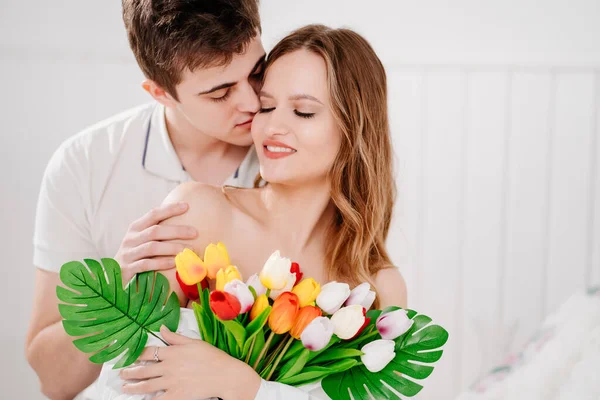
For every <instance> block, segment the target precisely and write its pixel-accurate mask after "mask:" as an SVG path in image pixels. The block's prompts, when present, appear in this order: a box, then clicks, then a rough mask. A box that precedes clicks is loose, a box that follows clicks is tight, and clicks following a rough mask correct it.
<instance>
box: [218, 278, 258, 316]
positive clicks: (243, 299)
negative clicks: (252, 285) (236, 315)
mask: <svg viewBox="0 0 600 400" xmlns="http://www.w3.org/2000/svg"><path fill="white" fill-rule="evenodd" d="M223 291H224V292H227V293H229V294H232V295H234V296H235V297H236V298H237V299H238V300H239V302H240V304H241V305H242V308H241V310H240V314H243V313H246V312H248V311H250V310H251V309H252V306H253V305H254V296H253V295H252V292H251V291H250V289H248V286H246V284H245V283H244V282H242V281H240V280H239V279H234V280H232V281H231V282H227V283H226V284H225V287H224V289H223Z"/></svg>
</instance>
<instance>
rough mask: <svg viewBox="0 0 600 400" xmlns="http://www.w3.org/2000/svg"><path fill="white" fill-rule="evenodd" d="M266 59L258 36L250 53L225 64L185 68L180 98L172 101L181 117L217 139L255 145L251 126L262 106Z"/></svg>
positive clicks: (178, 86)
mask: <svg viewBox="0 0 600 400" xmlns="http://www.w3.org/2000/svg"><path fill="white" fill-rule="evenodd" d="M264 60H265V50H264V48H263V46H262V42H261V40H260V35H256V36H255V37H254V39H252V41H251V42H250V44H249V45H248V47H247V49H246V52H245V53H243V54H235V55H234V56H233V59H232V61H231V62H230V63H229V64H227V65H225V66H220V67H209V68H204V69H202V68H199V69H197V70H195V71H193V72H192V71H190V70H185V71H184V72H183V75H182V80H181V82H180V83H179V84H178V85H177V87H176V90H177V95H178V97H179V101H175V100H172V102H170V103H171V106H172V108H174V111H175V114H176V116H177V118H178V119H179V118H180V117H181V119H183V120H185V121H182V122H187V123H189V124H190V125H191V126H192V127H193V128H195V129H196V130H197V131H199V132H201V133H202V134H205V135H207V136H210V137H213V138H215V139H219V140H221V141H224V142H228V143H231V144H234V145H238V146H249V145H250V144H252V136H251V135H250V127H251V125H252V119H253V118H254V114H255V113H256V112H257V111H258V110H259V108H260V103H259V101H258V97H257V91H258V89H259V87H258V86H259V85H260V82H261V77H262V73H263V68H264Z"/></svg>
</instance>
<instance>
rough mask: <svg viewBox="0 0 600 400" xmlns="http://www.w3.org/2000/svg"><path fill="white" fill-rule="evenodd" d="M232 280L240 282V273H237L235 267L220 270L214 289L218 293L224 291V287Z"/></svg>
mask: <svg viewBox="0 0 600 400" xmlns="http://www.w3.org/2000/svg"><path fill="white" fill-rule="evenodd" d="M234 279H238V280H240V281H241V280H242V276H241V275H240V271H238V269H237V267H236V266H235V265H230V266H229V267H227V268H225V269H220V270H219V272H217V285H216V289H217V290H220V291H223V290H225V285H226V284H227V283H229V282H231V281H232V280H234Z"/></svg>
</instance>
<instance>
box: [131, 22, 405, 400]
mask: <svg viewBox="0 0 600 400" xmlns="http://www.w3.org/2000/svg"><path fill="white" fill-rule="evenodd" d="M260 101H261V110H260V112H259V113H258V114H257V115H256V116H255V117H254V121H253V123H252V137H253V140H254V144H255V146H256V148H257V152H258V156H259V160H260V172H261V177H262V178H263V179H264V180H265V181H266V182H268V184H267V185H265V186H264V187H262V188H257V189H231V188H224V189H221V188H214V187H210V186H204V185H200V184H197V183H189V184H185V185H182V186H180V187H178V188H177V189H175V190H174V191H173V192H172V193H171V194H170V195H169V197H168V198H167V199H166V200H165V201H167V202H174V201H184V202H188V203H189V204H190V209H189V211H188V212H187V213H186V214H184V215H183V216H180V217H176V218H173V219H171V220H169V221H167V222H166V223H168V224H174V225H178V224H184V225H194V226H197V227H198V228H199V232H200V234H199V236H198V238H197V239H196V240H194V241H191V242H189V243H186V245H187V246H188V247H191V248H193V249H194V250H196V251H201V250H202V249H204V247H205V246H206V245H207V244H209V243H213V242H214V243H216V242H217V241H221V242H223V243H225V244H226V245H227V247H228V251H229V254H230V256H231V260H232V264H235V265H237V267H238V268H239V270H240V272H241V274H242V276H245V277H249V276H250V275H252V274H254V273H257V272H259V271H260V269H261V268H262V266H263V264H264V262H265V260H266V259H267V258H268V257H269V255H270V254H271V253H272V252H273V251H274V250H280V251H281V254H283V255H285V256H286V257H288V258H290V259H292V260H294V261H297V262H298V263H299V264H300V265H301V267H302V270H303V272H304V274H305V276H310V277H313V278H314V279H315V280H317V281H318V282H322V283H325V282H327V281H330V280H337V281H343V282H347V283H349V284H350V285H351V286H354V285H356V284H358V283H361V282H365V281H367V282H370V283H371V285H372V286H373V287H374V288H375V290H376V291H377V303H376V304H375V307H378V308H379V307H385V306H389V305H398V306H401V307H405V306H406V287H405V283H404V280H403V278H402V276H401V275H400V273H399V272H398V270H397V269H396V268H394V267H393V266H392V265H391V262H390V260H389V257H388V254H387V251H386V249H385V244H384V242H385V239H386V236H387V233H388V228H389V224H390V220H391V215H392V207H393V204H394V193H395V186H394V180H393V174H392V149H391V139H390V135H389V126H388V114H387V91H386V75H385V71H384V68H383V66H382V64H381V62H380V61H379V59H378V58H377V56H376V54H375V53H374V51H373V49H372V48H371V46H370V45H369V44H368V43H367V42H366V41H365V40H364V39H363V38H362V37H361V36H359V35H358V34H356V33H355V32H353V31H350V30H347V29H335V30H334V29H329V28H327V27H324V26H320V25H311V26H307V27H304V28H301V29H299V30H297V31H295V32H293V33H291V34H290V35H288V36H287V37H286V38H285V39H283V40H282V41H281V42H280V43H279V44H278V45H277V46H275V48H274V49H273V51H272V52H271V54H270V55H269V58H268V61H267V65H266V75H265V79H264V84H263V87H262V91H261V93H260ZM174 274H175V273H174V271H171V273H170V274H167V275H170V277H169V279H170V281H171V287H172V288H176V289H177V290H178V294H179V295H180V299H181V300H182V302H183V301H185V299H184V297H183V293H182V292H180V291H179V287H178V285H177V283H176V280H175V278H174ZM161 333H162V334H163V336H164V339H165V340H166V341H167V342H169V343H171V344H173V346H170V347H168V348H161V349H160V353H159V354H160V360H161V361H162V362H160V363H156V364H153V365H146V366H136V367H133V368H130V369H126V370H123V371H122V372H121V377H122V378H123V379H127V380H133V381H135V380H140V381H138V382H135V383H129V384H126V385H124V387H123V391H124V392H125V393H129V394H142V393H152V392H156V391H166V393H165V394H164V395H163V397H161V398H162V399H164V400H168V399H175V398H177V399H188V398H189V399H198V398H206V397H210V396H218V397H221V398H224V399H226V400H230V399H236V398H248V399H254V398H258V399H260V398H267V397H268V396H270V395H271V394H272V393H271V391H273V390H274V391H276V392H277V391H279V392H278V393H280V394H281V396H284V397H282V398H293V393H296V394H298V393H299V391H298V389H295V388H291V387H288V386H286V385H282V384H274V383H266V382H264V381H261V379H260V377H259V376H258V375H257V374H256V372H255V371H254V370H252V368H250V367H249V366H248V365H246V364H244V363H242V362H241V361H238V360H236V359H234V358H232V357H230V356H228V355H226V354H225V353H223V352H221V351H220V350H218V349H216V348H214V347H212V346H210V345H208V344H206V343H203V342H201V341H199V340H195V339H190V338H186V337H183V336H181V335H177V334H175V333H171V332H168V331H165V330H161ZM155 350H156V348H155V347H149V348H148V349H146V350H145V351H144V354H143V355H142V357H141V358H140V359H141V360H152V358H153V357H154V352H155ZM203 360H210V362H204V361H203ZM232 376H233V377H235V379H233V378H232ZM257 393H258V394H257ZM321 393H322V392H321ZM268 398H271V397H268Z"/></svg>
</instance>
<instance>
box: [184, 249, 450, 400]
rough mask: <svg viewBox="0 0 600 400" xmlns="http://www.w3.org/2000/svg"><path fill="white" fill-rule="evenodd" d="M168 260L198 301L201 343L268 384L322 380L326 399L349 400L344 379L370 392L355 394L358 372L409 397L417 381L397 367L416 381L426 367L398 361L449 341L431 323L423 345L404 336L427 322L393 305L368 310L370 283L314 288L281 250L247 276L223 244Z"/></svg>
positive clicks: (378, 387)
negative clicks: (212, 287)
mask: <svg viewBox="0 0 600 400" xmlns="http://www.w3.org/2000/svg"><path fill="white" fill-rule="evenodd" d="M175 264H176V268H177V280H178V282H179V284H180V286H181V288H182V289H183V291H184V292H185V293H186V295H187V296H188V297H189V298H191V299H192V300H197V302H194V303H193V308H194V312H195V316H196V319H197V321H198V327H199V330H200V333H201V335H202V337H203V339H204V340H205V341H207V342H209V343H211V344H213V345H215V346H217V347H219V348H220V349H221V350H224V351H226V352H227V353H228V354H230V355H232V356H234V357H236V358H238V359H240V360H244V361H245V362H246V363H248V364H249V365H251V366H252V367H253V368H254V369H255V370H256V371H257V372H258V373H259V374H260V376H261V377H262V378H264V379H266V380H273V381H277V382H280V383H285V384H289V385H294V386H301V385H305V384H308V383H312V382H315V381H319V380H322V386H323V389H324V390H325V392H326V393H327V394H328V395H329V397H331V398H348V399H349V397H348V391H346V392H345V393H341V394H340V384H341V383H342V382H343V381H344V380H346V381H347V382H346V383H347V384H350V383H351V385H350V386H349V388H350V391H353V392H354V398H367V397H368V396H365V397H362V396H360V394H363V393H362V392H363V391H364V390H365V386H360V384H358V386H357V382H360V378H361V377H362V378H363V380H364V382H365V383H366V384H367V385H366V387H368V388H369V391H370V392H371V393H372V394H374V395H375V394H378V395H379V397H383V396H385V398H389V397H388V396H389V393H392V391H390V389H389V388H388V387H386V386H385V385H384V384H383V383H382V382H383V381H393V382H390V384H391V385H392V387H394V386H397V387H398V388H399V389H401V390H398V391H399V392H401V393H402V394H405V395H407V396H412V395H414V394H416V392H418V391H419V390H420V388H421V386H419V385H418V384H416V383H414V382H412V381H409V380H408V379H406V378H404V377H402V376H400V375H398V373H407V372H409V371H410V372H414V370H415V369H416V370H419V371H418V373H416V374H415V375H416V376H413V377H415V378H417V379H423V378H424V377H426V376H428V375H429V374H430V373H431V371H432V370H433V367H430V366H424V365H416V364H411V363H408V362H405V363H403V361H408V360H409V359H410V358H411V356H413V357H412V358H413V359H414V361H420V362H429V363H431V362H434V361H437V360H438V359H439V358H440V357H441V354H442V351H441V350H438V351H434V352H430V351H429V350H431V349H432V348H431V347H432V346H433V348H437V347H441V346H442V345H443V344H444V343H445V342H446V340H447V337H448V335H447V332H446V331H445V330H444V329H443V328H441V327H439V326H429V327H427V330H426V332H425V335H421V336H422V337H423V338H424V339H425V340H424V341H421V340H420V339H421V337H418V338H411V336H410V335H409V334H410V333H414V332H415V331H417V330H420V329H421V328H423V327H424V325H427V324H428V323H429V322H431V319H429V318H428V317H425V316H422V315H421V316H418V317H420V318H414V317H415V316H417V313H416V312H414V311H410V310H404V309H401V308H399V307H390V308H388V309H386V310H370V311H369V309H370V308H371V306H372V304H373V302H374V301H375V292H374V291H372V290H371V287H370V285H369V283H366V282H365V283H362V284H360V285H358V286H356V287H355V288H354V289H352V290H351V289H350V287H349V285H348V284H346V283H340V282H335V281H333V282H329V283H326V284H325V285H323V286H321V285H320V284H319V283H318V282H316V281H315V280H314V279H313V278H310V277H307V278H304V279H303V273H302V271H301V270H300V266H299V265H298V264H297V263H294V262H291V260H290V259H288V258H285V257H282V256H281V255H280V253H279V251H275V252H274V253H273V254H272V255H271V256H270V257H269V259H268V260H267V261H266V263H265V264H264V267H263V269H262V270H261V272H260V273H259V274H254V275H252V276H251V277H249V278H248V280H247V281H246V282H244V281H243V279H242V277H241V275H240V272H239V270H238V269H237V268H236V267H235V266H233V265H231V263H230V260H229V255H228V253H227V250H226V248H225V246H224V245H223V244H222V243H218V244H216V245H215V244H211V245H209V246H208V247H207V248H206V250H205V252H204V260H202V259H201V258H200V257H199V256H198V255H197V254H196V253H194V252H193V251H192V250H190V249H185V250H184V251H183V252H181V253H180V254H178V255H177V257H176V259H175ZM212 279H214V280H216V282H215V290H213V291H210V289H209V288H208V287H209V284H208V282H207V281H208V280H212ZM427 341H429V343H425V342H427ZM411 345H412V347H413V350H414V351H413V352H412V353H411V352H410V350H411ZM427 346H428V347H430V348H425V347H427ZM407 350H408V351H407ZM419 350H422V352H423V354H420V353H421V352H420V351H419ZM425 350H426V351H425ZM419 367H423V369H421V368H419ZM386 368H387V369H388V370H389V371H388V372H387V373H386V372H383V373H382V371H385V369H386ZM379 375H381V376H379ZM409 375H410V374H409ZM353 376H354V378H353ZM345 378H347V379H345ZM390 378H392V379H390ZM357 379H358V381H357ZM381 379H383V381H381ZM404 381H406V382H404ZM407 382H410V383H407ZM399 383H400V384H399ZM352 389H354V390H352ZM357 394H358V395H359V397H357V396H356V395H357ZM364 394H365V395H366V392H365V393H364ZM376 397H377V396H376Z"/></svg>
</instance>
